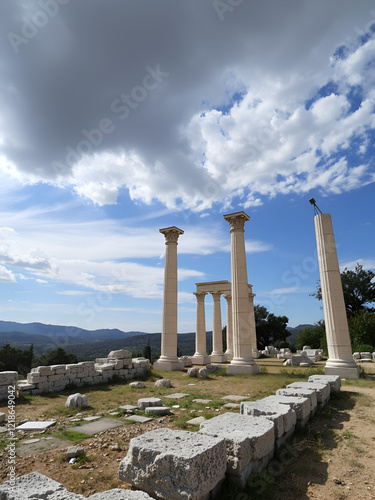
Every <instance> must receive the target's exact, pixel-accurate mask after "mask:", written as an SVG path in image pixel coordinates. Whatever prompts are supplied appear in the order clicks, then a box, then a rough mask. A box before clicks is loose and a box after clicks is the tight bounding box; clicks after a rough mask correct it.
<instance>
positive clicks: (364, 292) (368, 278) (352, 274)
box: [312, 262, 375, 318]
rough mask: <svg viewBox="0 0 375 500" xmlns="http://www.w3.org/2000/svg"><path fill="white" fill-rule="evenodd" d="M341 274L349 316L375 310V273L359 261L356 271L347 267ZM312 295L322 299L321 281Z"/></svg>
mask: <svg viewBox="0 0 375 500" xmlns="http://www.w3.org/2000/svg"><path fill="white" fill-rule="evenodd" d="M340 276H341V283H342V290H343V293H344V300H345V307H346V314H347V316H348V318H350V317H352V316H354V315H356V314H357V313H359V312H361V311H369V312H374V311H375V308H374V307H373V306H372V304H374V303H375V281H374V278H375V273H374V272H372V271H371V270H367V271H366V270H365V269H363V266H362V265H361V264H359V263H358V262H357V264H356V266H355V270H354V271H352V270H350V269H348V268H347V267H346V268H345V269H344V271H342V272H341V273H340ZM312 296H313V297H315V298H316V299H318V300H322V289H321V286H320V281H318V284H317V291H316V292H315V293H313V294H312Z"/></svg>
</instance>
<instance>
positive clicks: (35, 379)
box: [27, 372, 48, 384]
mask: <svg viewBox="0 0 375 500" xmlns="http://www.w3.org/2000/svg"><path fill="white" fill-rule="evenodd" d="M27 381H28V383H29V384H41V383H43V382H48V377H47V376H46V375H45V376H43V377H42V376H41V375H40V373H38V372H30V373H28V374H27Z"/></svg>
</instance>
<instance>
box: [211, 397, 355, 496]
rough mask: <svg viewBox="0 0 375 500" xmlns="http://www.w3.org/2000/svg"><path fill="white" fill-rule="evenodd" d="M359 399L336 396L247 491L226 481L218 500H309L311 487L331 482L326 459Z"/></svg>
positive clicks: (287, 445) (248, 486)
mask: <svg viewBox="0 0 375 500" xmlns="http://www.w3.org/2000/svg"><path fill="white" fill-rule="evenodd" d="M357 397H358V394H357V393H354V392H341V393H339V394H337V395H335V396H333V397H332V399H331V401H330V402H329V403H328V404H326V405H325V407H323V408H321V409H318V411H317V412H316V413H315V416H314V417H313V419H312V420H311V422H309V423H308V424H307V425H306V426H305V427H304V429H301V430H297V431H296V432H295V433H294V435H293V437H292V438H291V439H290V440H289V441H288V442H287V443H286V444H285V445H284V446H283V447H282V448H281V449H280V450H279V451H278V452H277V454H276V455H275V457H274V458H273V460H272V461H271V462H270V463H269V464H268V467H267V469H266V470H264V471H263V472H262V473H261V474H258V475H256V476H253V477H251V478H249V480H248V482H247V485H246V487H245V488H244V489H243V490H241V489H240V488H238V487H237V486H236V485H234V484H232V483H230V482H229V481H226V482H225V483H224V485H223V488H222V490H221V492H220V494H219V496H218V497H217V498H218V500H250V499H251V500H274V499H275V498H277V499H278V500H290V499H291V498H293V500H308V499H309V498H310V497H309V496H308V495H307V491H308V487H309V484H310V483H315V484H324V483H325V482H326V481H327V479H328V472H327V469H328V463H327V462H326V461H324V459H323V456H324V454H325V452H326V451H327V450H333V449H335V448H336V447H337V445H338V442H339V440H340V437H339V435H338V431H339V430H342V429H343V423H344V422H347V421H349V420H350V415H349V413H348V412H349V411H350V410H352V409H353V408H354V407H355V405H356V400H357Z"/></svg>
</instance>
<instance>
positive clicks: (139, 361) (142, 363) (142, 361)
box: [133, 358, 150, 369]
mask: <svg viewBox="0 0 375 500" xmlns="http://www.w3.org/2000/svg"><path fill="white" fill-rule="evenodd" d="M133 366H134V368H147V369H148V368H150V360H149V359H147V358H133Z"/></svg>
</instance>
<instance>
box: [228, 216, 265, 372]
mask: <svg viewBox="0 0 375 500" xmlns="http://www.w3.org/2000/svg"><path fill="white" fill-rule="evenodd" d="M224 219H225V220H227V221H228V222H229V224H230V233H231V273H232V279H231V282H232V285H231V289H232V292H231V295H232V317H233V354H234V356H233V359H232V361H231V364H230V365H229V366H228V373H258V372H259V367H258V366H257V365H256V364H255V361H254V358H253V356H252V345H251V334H250V324H249V318H250V304H249V295H248V293H249V289H248V281H247V266H246V250H245V238H244V225H245V222H246V221H247V220H249V219H250V217H249V216H248V215H247V214H245V212H237V213H234V214H228V215H224ZM233 365H242V369H241V367H240V366H238V367H237V366H234V367H233ZM231 366H232V367H233V369H231ZM237 368H238V369H237Z"/></svg>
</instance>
